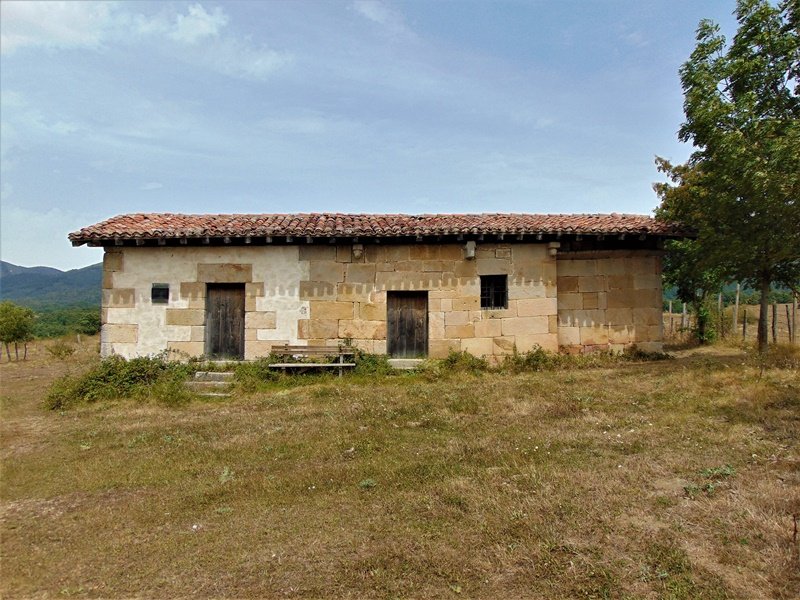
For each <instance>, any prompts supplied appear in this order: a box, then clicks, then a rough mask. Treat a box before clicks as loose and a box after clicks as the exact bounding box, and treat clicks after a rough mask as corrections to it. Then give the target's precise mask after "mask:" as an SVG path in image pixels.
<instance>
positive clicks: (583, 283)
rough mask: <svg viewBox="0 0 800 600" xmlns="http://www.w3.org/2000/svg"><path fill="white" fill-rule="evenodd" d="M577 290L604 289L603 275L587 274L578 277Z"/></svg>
mask: <svg viewBox="0 0 800 600" xmlns="http://www.w3.org/2000/svg"><path fill="white" fill-rule="evenodd" d="M578 291H580V292H581V293H585V292H604V291H606V278H605V275H589V276H586V277H578Z"/></svg>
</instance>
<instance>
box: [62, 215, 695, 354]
mask: <svg viewBox="0 0 800 600" xmlns="http://www.w3.org/2000/svg"><path fill="white" fill-rule="evenodd" d="M683 233H684V232H683V231H682V230H681V229H680V227H679V226H677V225H675V224H669V223H662V222H658V221H655V220H653V219H651V218H650V217H647V216H640V215H618V214H608V215H531V214H476V215H344V214H297V215H271V214H266V215H181V214H130V215H121V216H117V217H114V218H111V219H109V220H107V221H103V222H101V223H98V224H96V225H92V226H90V227H86V228H84V229H81V230H80V231H77V232H74V233H72V234H70V236H69V239H70V240H71V241H72V243H73V245H76V246H78V245H81V244H88V245H90V246H102V247H103V248H104V249H105V255H104V260H103V302H102V322H103V328H102V334H101V352H102V354H103V355H104V356H108V355H110V354H112V353H113V354H119V355H122V356H125V357H133V356H141V355H148V354H155V353H159V352H162V351H164V350H168V351H175V352H177V353H179V354H180V355H184V356H185V355H191V356H199V355H206V356H209V357H223V356H224V357H228V358H244V359H253V358H257V357H259V356H265V355H267V354H269V352H270V348H271V347H272V345H273V344H286V343H289V344H313V345H317V344H323V345H337V344H340V343H352V344H354V345H356V346H358V347H359V348H362V349H363V350H365V351H367V352H374V353H388V354H390V355H392V356H396V357H409V356H431V357H442V356H446V355H447V354H448V352H449V351H450V350H466V351H468V352H470V353H472V354H474V355H477V356H488V357H497V356H500V355H503V354H506V353H510V352H513V351H514V348H516V349H517V350H518V351H520V352H525V351H527V350H530V349H531V348H534V347H535V346H537V345H538V346H541V347H542V348H544V349H546V350H550V351H558V350H561V351H567V352H586V351H592V350H598V349H602V350H607V349H611V350H623V349H624V348H626V347H629V346H631V345H634V344H635V345H636V346H637V347H639V348H642V349H644V350H649V351H654V350H660V349H661V338H662V336H661V334H662V325H661V313H662V299H661V255H662V250H661V248H662V245H663V241H664V240H665V239H668V238H676V237H682V236H683Z"/></svg>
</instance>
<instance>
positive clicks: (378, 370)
mask: <svg viewBox="0 0 800 600" xmlns="http://www.w3.org/2000/svg"><path fill="white" fill-rule="evenodd" d="M354 358H355V363H356V366H355V368H354V369H353V372H354V373H355V374H357V375H388V374H390V373H391V372H392V371H393V370H394V369H392V367H391V365H390V364H389V357H388V356H387V355H385V354H369V353H368V352H363V351H361V350H357V351H356V354H355V357H354Z"/></svg>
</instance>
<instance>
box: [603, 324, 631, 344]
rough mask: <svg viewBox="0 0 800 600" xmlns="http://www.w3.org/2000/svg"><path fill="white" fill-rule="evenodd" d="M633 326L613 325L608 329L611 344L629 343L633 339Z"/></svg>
mask: <svg viewBox="0 0 800 600" xmlns="http://www.w3.org/2000/svg"><path fill="white" fill-rule="evenodd" d="M632 332H633V327H631V326H622V325H613V326H611V327H609V329H608V341H609V343H611V344H629V343H630V342H631V341H632V340H633V336H632Z"/></svg>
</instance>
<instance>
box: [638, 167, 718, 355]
mask: <svg viewBox="0 0 800 600" xmlns="http://www.w3.org/2000/svg"><path fill="white" fill-rule="evenodd" d="M656 164H657V165H658V170H659V171H661V172H663V173H665V174H666V175H667V176H668V177H669V179H670V180H671V182H672V183H656V184H654V185H653V188H654V189H655V191H656V193H657V194H658V196H659V198H661V206H660V207H659V208H658V209H657V215H658V216H659V217H660V218H662V219H665V220H680V219H686V217H687V215H686V209H685V208H683V207H698V206H702V205H703V193H704V191H705V190H704V189H703V187H702V184H701V180H702V173H701V170H700V168H699V167H692V166H689V165H677V166H673V165H672V164H670V163H669V161H667V160H664V159H663V158H656ZM696 219H697V216H696V215H692V218H691V219H686V220H687V221H689V222H695V221H696ZM666 250H667V254H666V256H665V257H664V279H665V280H666V282H667V284H668V285H671V286H674V287H675V288H676V294H677V296H678V298H679V299H680V301H681V302H685V303H687V304H689V305H690V306H691V307H692V310H693V312H694V313H695V315H696V316H697V327H696V334H697V339H698V340H699V341H700V343H701V344H704V343H706V342H710V341H712V340H713V330H712V329H711V315H710V313H709V310H708V301H709V298H710V297H711V294H712V293H714V292H715V291H717V290H718V289H719V288H720V286H721V285H722V283H723V278H724V272H723V270H722V269H721V268H720V267H719V266H716V265H714V264H712V263H709V261H708V255H707V253H706V252H705V249H704V247H703V244H702V242H700V241H698V240H694V239H686V240H672V241H668V242H667V244H666Z"/></svg>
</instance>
